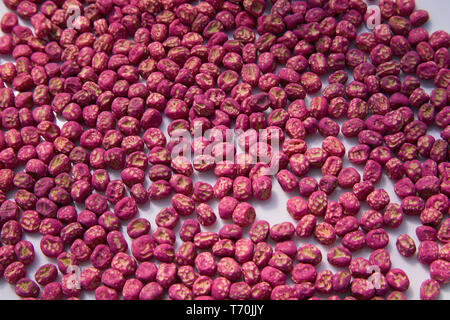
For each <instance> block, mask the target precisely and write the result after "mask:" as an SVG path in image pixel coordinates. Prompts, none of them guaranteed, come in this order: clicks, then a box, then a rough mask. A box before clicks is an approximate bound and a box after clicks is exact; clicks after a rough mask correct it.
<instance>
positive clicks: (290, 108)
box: [0, 0, 450, 300]
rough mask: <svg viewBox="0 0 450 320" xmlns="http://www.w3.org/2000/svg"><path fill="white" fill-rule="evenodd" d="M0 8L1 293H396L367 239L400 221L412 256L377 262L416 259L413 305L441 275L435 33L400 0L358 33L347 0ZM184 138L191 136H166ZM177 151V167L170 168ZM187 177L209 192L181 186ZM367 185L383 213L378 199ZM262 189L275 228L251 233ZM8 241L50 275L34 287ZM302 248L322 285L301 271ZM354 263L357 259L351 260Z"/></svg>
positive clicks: (387, 265)
mask: <svg viewBox="0 0 450 320" xmlns="http://www.w3.org/2000/svg"><path fill="white" fill-rule="evenodd" d="M3 2H4V4H5V5H6V6H7V7H8V8H9V9H11V10H13V11H15V13H12V12H8V13H6V14H5V15H3V17H2V18H1V20H0V28H1V30H2V31H3V33H4V35H2V36H0V53H1V54H3V55H10V56H12V58H13V61H14V62H6V63H3V64H2V65H1V66H0V78H1V88H0V111H1V112H0V115H1V128H2V130H1V131H0V166H1V168H0V203H1V206H0V225H1V237H0V239H1V243H2V246H1V247H0V271H1V275H2V277H3V278H4V279H5V280H6V281H7V282H8V283H10V284H11V285H14V286H15V292H16V294H17V295H18V296H19V297H22V298H27V299H33V298H41V299H61V298H67V299H76V298H77V297H78V296H79V295H80V294H81V292H82V291H94V292H95V298H96V299H119V298H123V299H142V300H148V299H159V298H163V297H164V298H167V297H169V298H170V299H308V298H309V299H316V298H318V297H321V295H322V294H327V295H328V296H329V298H330V299H339V298H340V297H341V296H342V294H344V295H346V299H382V298H386V299H404V298H405V295H404V292H405V291H406V290H407V289H408V288H409V285H410V279H409V278H408V276H407V274H406V273H405V272H404V271H403V270H401V269H398V268H395V267H393V266H392V265H391V260H390V254H389V252H388V251H387V250H386V246H387V245H388V243H389V241H390V240H391V241H392V239H389V235H388V233H387V231H386V230H387V229H389V228H398V227H399V226H400V225H401V223H402V220H403V218H404V216H405V215H406V216H416V217H417V218H416V219H417V222H418V223H419V222H420V224H421V225H420V226H418V227H417V229H416V235H417V238H418V239H419V240H420V244H418V245H416V243H415V242H414V240H413V238H412V237H411V236H410V235H407V234H402V235H400V236H399V237H398V238H397V239H396V242H395V247H396V248H397V250H398V252H399V253H400V254H401V255H402V256H404V257H412V256H414V255H415V254H416V252H417V259H418V260H419V262H420V263H422V264H424V265H427V266H429V272H430V277H429V279H428V280H426V281H424V282H423V283H422V284H421V289H420V298H421V299H435V298H437V297H438V295H439V291H440V286H442V285H444V284H447V283H448V282H449V281H450V244H449V241H450V218H449V217H448V214H449V207H450V204H449V199H448V196H449V194H450V163H449V162H448V155H449V152H450V150H449V148H448V141H449V139H450V106H447V101H448V95H449V94H450V91H449V90H450V86H449V84H450V71H449V69H448V65H449V52H448V47H449V45H450V36H449V34H448V33H447V32H446V31H436V32H434V33H432V34H429V33H428V32H427V30H426V29H424V28H423V25H424V24H425V23H427V21H428V20H429V15H428V13H427V11H425V10H419V9H416V6H415V1H414V0H397V1H394V0H380V1H379V9H380V18H381V24H379V25H377V26H375V28H374V29H373V32H364V33H360V32H359V31H358V29H361V28H362V25H363V24H364V23H366V22H369V21H371V19H373V18H374V15H373V14H372V13H371V12H372V11H370V10H368V5H367V3H366V2H364V1H363V0H329V1H327V0H306V1H294V2H291V1H289V0H276V1H272V2H268V1H265V0H229V1H224V0H206V1H200V2H196V3H194V2H190V1H185V0H87V1H78V0H66V1H63V0H54V1H51V0H48V1H45V2H43V1H41V0H33V1H28V0H25V1H21V0H3ZM266 9H267V10H266ZM77 13H78V14H77ZM374 14H376V12H375V13H374ZM18 17H19V18H21V19H23V20H28V21H29V22H30V23H31V26H32V29H31V28H28V27H26V26H21V25H19V20H18ZM349 72H352V75H353V80H351V78H350V79H349ZM324 76H328V83H329V84H328V85H326V86H323V84H322V81H321V77H322V78H323V77H324ZM423 81H428V82H429V83H433V84H434V89H433V90H432V91H431V92H430V93H428V92H427V91H425V90H424V89H423V88H421V83H422V82H423ZM307 95H311V101H310V102H309V103H308V102H306V101H305V98H306V96H307ZM308 101H309V100H308ZM163 115H164V116H163ZM163 118H165V119H163ZM56 119H59V120H60V122H61V123H62V125H61V126H58V125H57V124H56ZM166 119H168V121H169V122H170V123H169V125H168V127H167V132H163V131H162V130H161V129H159V128H160V127H161V126H162V123H163V120H166ZM343 119H345V121H344V122H343V124H342V126H340V125H339V124H338V122H339V121H341V120H343ZM338 120H339V121H338ZM432 126H434V127H436V126H437V127H438V128H439V129H440V137H441V138H435V137H433V136H432V135H430V134H427V133H429V132H428V130H429V128H430V127H432ZM230 130H231V131H230ZM197 131H200V132H202V133H203V132H206V131H208V132H209V133H210V134H209V136H202V137H200V138H199V137H196V138H195V139H187V140H186V139H182V138H181V136H182V134H185V135H186V134H187V135H188V136H190V134H192V136H194V132H197ZM230 132H234V133H235V134H237V135H238V139H237V144H238V146H239V147H240V148H241V149H242V150H243V151H241V152H239V151H238V150H237V148H236V147H235V145H233V144H231V143H229V142H223V141H225V140H226V139H225V137H226V136H227V135H228V134H229V133H230ZM238 133H239V134H238ZM315 134H316V135H320V136H322V137H323V138H324V139H323V142H322V145H321V147H315V148H308V146H307V143H306V138H307V137H308V136H311V135H315ZM340 134H342V135H343V136H344V137H346V138H349V139H351V138H353V140H354V141H355V146H354V147H352V148H350V149H349V150H346V148H345V147H344V145H343V143H342V142H341V141H340V139H339V138H338V136H339V135H340ZM186 141H187V143H186ZM274 141H276V142H278V143H279V144H280V146H281V147H280V150H273V149H272V148H271V143H270V142H274ZM183 148H187V149H189V150H191V151H192V152H193V154H194V156H193V157H192V158H188V157H185V156H181V155H179V156H175V157H174V156H173V154H174V152H175V151H177V150H182V149H183ZM206 150H209V151H210V152H209V153H205V152H204V151H206ZM345 157H347V158H348V160H349V161H350V163H351V164H352V167H344V161H343V160H344V158H345ZM230 158H231V159H233V160H228V159H230ZM217 159H225V160H222V161H217ZM355 167H360V168H362V172H363V174H362V176H361V175H360V173H359V172H358V170H356V169H355ZM21 168H23V170H22V169H21ZM315 168H316V169H319V170H320V171H321V172H322V178H320V180H319V181H317V180H316V179H314V178H312V177H310V176H308V172H309V171H310V170H313V169H315ZM273 170H275V172H271V171H273ZM113 171H116V172H119V173H120V179H115V180H114V179H113V180H111V179H110V175H109V174H110V173H111V172H113ZM204 172H213V173H214V175H215V176H216V177H217V182H216V183H215V185H214V186H212V185H210V184H208V183H205V182H202V181H196V182H194V181H193V178H194V176H196V175H198V176H199V178H200V179H199V180H201V174H202V173H204ZM383 174H385V175H386V176H387V177H388V178H389V179H390V180H392V181H393V183H394V190H395V193H396V195H397V196H398V197H399V198H401V203H400V204H397V203H392V202H391V199H390V195H389V194H388V193H387V192H386V191H385V190H384V189H381V188H378V187H377V184H378V183H379V182H380V179H381V178H382V176H383ZM147 176H148V178H147ZM275 180H276V181H277V183H279V185H280V186H281V188H282V189H283V190H284V191H285V192H287V193H292V194H291V195H292V196H291V198H290V199H289V201H288V202H287V205H286V210H287V212H288V214H289V215H290V216H291V217H292V221H295V224H294V223H293V222H292V221H286V222H282V223H279V224H275V225H272V226H271V225H270V224H269V223H268V222H267V221H264V220H261V219H258V214H257V212H256V211H255V209H254V208H253V206H252V205H251V204H250V202H251V200H257V201H264V200H267V199H269V198H270V196H271V190H272V183H273V181H275ZM148 181H150V185H149V187H148V188H147V187H146V186H145V185H146V184H147V183H148ZM341 191H342V192H341ZM334 192H341V194H340V195H339V197H338V200H337V201H331V200H329V199H328V197H329V196H330V195H331V194H333V193H334ZM161 199H170V201H171V206H169V207H167V208H164V209H162V210H161V211H160V212H159V213H157V214H156V216H155V223H156V227H153V226H151V224H150V221H149V220H148V219H146V218H145V217H144V216H145V214H141V215H139V207H140V206H142V205H144V204H146V203H148V202H156V201H158V200H161ZM214 199H216V200H218V212H217V214H218V216H217V214H216V212H214V210H213V209H212V207H211V206H210V205H209V204H208V203H211V202H213V201H214ZM364 202H365V203H366V204H367V205H368V206H369V207H370V209H369V210H366V211H364V212H362V211H363V210H361V204H362V203H364ZM74 203H77V204H80V205H82V206H84V207H83V208H84V210H82V211H79V212H77V209H76V208H75V207H74ZM283 209H284V208H283ZM218 218H220V219H223V220H225V221H226V224H225V225H224V226H223V227H222V228H221V229H220V231H219V232H217V233H216V232H211V231H206V229H205V228H204V227H208V226H212V225H214V224H215V223H216V222H217V219H218ZM123 224H126V235H125V234H124V233H122V232H121V227H122V226H123ZM24 232H27V233H40V234H41V235H42V238H41V240H40V250H41V251H42V253H43V254H44V255H45V256H46V257H48V258H51V259H53V260H54V263H53V264H45V265H42V266H40V267H39V269H38V270H37V272H36V273H35V274H34V275H30V274H27V270H26V269H27V265H30V264H31V263H33V261H34V258H35V249H34V248H33V245H32V244H31V242H29V241H27V240H23V236H24ZM247 235H248V237H247ZM127 237H129V238H130V239H132V240H131V242H130V245H129V242H128V241H127ZM311 237H314V238H315V239H316V240H317V241H318V242H319V243H320V244H323V245H324V246H328V252H327V253H326V259H327V261H328V262H329V263H330V264H331V265H332V266H334V267H337V268H340V271H338V272H336V273H333V272H332V271H330V270H321V271H318V270H317V269H316V266H317V265H318V264H319V263H320V262H321V261H322V253H321V251H320V249H319V248H317V247H316V246H314V245H313V244H308V238H311ZM295 238H297V239H304V243H306V244H302V245H300V247H297V245H296V244H295V242H294V239H295ZM178 239H180V240H181V244H180V245H175V243H176V241H177V240H178ZM269 240H270V241H269ZM271 241H273V242H276V245H275V247H272V246H271V245H270V244H269V243H268V242H271ZM339 242H340V244H339ZM363 248H370V249H371V254H370V257H369V258H368V259H365V258H361V257H353V254H354V253H355V252H357V251H358V250H361V249H363ZM410 259H413V258H410ZM81 265H82V267H80V268H79V269H80V270H81V271H80V272H79V274H78V273H77V272H74V271H75V270H76V269H77V267H78V266H81ZM59 274H60V275H59Z"/></svg>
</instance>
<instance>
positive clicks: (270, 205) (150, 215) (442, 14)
mask: <svg viewBox="0 0 450 320" xmlns="http://www.w3.org/2000/svg"><path fill="white" fill-rule="evenodd" d="M368 3H369V5H372V4H375V3H376V2H373V1H368ZM416 3H417V8H421V9H426V10H428V11H429V13H430V21H429V22H428V23H427V24H426V25H425V26H424V27H425V28H426V29H427V30H428V31H429V32H430V33H431V32H433V31H436V30H440V29H443V30H447V31H450V19H448V14H449V13H450V1H448V0H416ZM7 10H8V9H6V8H5V6H4V4H3V3H2V2H0V13H1V14H3V13H5V12H7ZM22 24H23V22H22ZM358 32H359V33H360V32H364V31H363V28H360V29H359V30H358ZM1 58H3V61H2V62H4V61H5V59H4V57H1ZM323 81H324V82H325V83H324V86H325V85H326V79H323ZM424 88H425V89H427V90H431V89H432V87H431V86H429V85H425V86H424ZM309 101H310V98H309V97H308V98H307V102H308V103H309ZM342 122H343V121H340V122H339V124H342ZM167 124H168V121H167V119H165V120H164V123H163V126H162V128H164V129H165V127H166V125H167ZM429 133H430V134H432V135H434V136H436V137H438V136H439V130H438V128H432V129H431V130H430V131H429ZM339 138H341V139H342V141H343V143H344V145H345V147H346V150H347V151H348V150H349V149H350V147H352V146H354V145H355V144H357V139H347V138H344V137H343V136H342V135H340V136H339ZM322 140H323V138H322V137H321V136H319V135H318V134H316V135H314V136H313V137H308V138H307V139H306V141H307V143H308V147H315V146H320V145H321V142H322ZM344 166H351V164H350V163H349V162H348V159H345V161H344ZM362 168H363V167H362V166H359V167H358V168H357V169H358V170H359V171H360V173H361V174H362ZM310 175H311V176H313V177H314V178H316V179H320V176H321V174H320V170H318V169H313V170H311V171H310ZM113 178H119V174H118V173H117V172H114V173H113V174H111V179H113ZM196 178H197V177H196ZM200 178H201V180H203V181H206V182H209V183H211V184H214V182H215V177H214V176H213V174H202V175H201V176H200ZM195 181H196V179H194V182H195ZM145 185H146V187H148V185H149V181H148V178H147V181H146V183H145ZM376 188H384V189H386V190H387V191H388V193H389V195H390V196H391V202H395V203H400V199H399V198H397V196H396V195H395V193H394V189H393V184H392V182H391V181H389V179H388V178H387V177H386V176H383V178H382V180H381V181H380V182H379V183H378V184H377V186H376ZM342 192H343V191H342V190H340V189H339V188H338V189H337V190H336V191H335V192H334V193H333V194H332V195H331V196H330V197H329V200H337V198H338V196H339V195H340V194H341V193H342ZM11 196H13V195H11ZM293 196H298V192H297V191H296V192H292V193H291V194H286V193H284V191H283V190H282V189H281V188H280V186H279V185H278V183H277V182H276V179H274V178H273V191H272V197H271V198H270V199H269V200H268V201H265V202H261V201H255V200H251V201H250V203H251V204H252V205H253V206H254V207H255V209H256V213H257V219H265V220H267V221H269V222H270V223H271V225H274V224H276V223H280V222H283V221H291V222H292V223H294V224H296V222H295V221H294V220H292V218H291V217H290V216H289V214H288V213H287V211H286V201H287V200H288V199H289V198H290V197H293ZM209 204H210V205H211V206H212V208H213V209H214V210H215V212H216V213H217V201H215V200H214V201H211V203H209ZM169 205H170V200H168V199H166V200H163V201H157V202H152V203H151V204H150V203H149V204H147V205H145V206H141V207H140V212H139V216H141V217H145V218H147V219H148V220H149V221H150V222H151V224H152V230H154V229H155V228H156V224H155V223H154V218H155V216H156V214H157V213H158V212H159V211H160V210H161V209H162V208H164V207H167V206H169ZM78 208H79V209H80V208H81V207H78ZM367 209H368V207H367V205H366V204H365V203H362V206H361V211H360V214H361V212H363V211H364V210H367ZM360 214H359V215H360ZM359 215H358V217H359ZM225 223H230V221H222V220H221V219H220V218H218V221H217V222H216V223H215V225H213V226H211V227H207V228H203V230H207V231H218V230H219V229H220V227H221V226H223V224H225ZM181 224H182V221H181V222H180V223H179V224H178V226H177V228H176V229H175V230H174V231H175V232H178V231H179V229H180V226H181ZM418 225H420V221H419V219H418V217H405V218H404V221H403V223H402V225H401V226H400V227H399V228H398V229H395V230H389V231H388V232H389V237H390V242H389V245H388V246H387V248H386V249H387V250H388V251H389V252H390V254H391V260H392V267H393V268H401V269H403V270H405V271H406V273H407V275H408V276H409V279H410V282H411V286H410V289H409V290H408V291H407V292H406V297H407V298H408V299H418V298H419V288H420V284H421V283H422V281H424V280H425V279H427V278H429V272H428V271H429V270H428V267H427V266H424V265H422V264H420V263H419V262H418V261H417V259H416V256H414V257H411V258H404V257H402V256H400V254H399V253H398V251H397V250H396V247H395V241H396V238H397V236H398V235H400V234H402V233H407V234H409V235H410V236H411V237H412V238H413V239H414V240H415V242H416V246H418V245H419V241H418V239H417V237H416V235H415V231H414V230H415V228H416V227H417V226H418ZM121 231H122V232H123V233H124V234H125V236H126V237H127V235H126V224H124V225H123V226H122V230H121ZM24 238H25V239H27V240H30V241H31V242H33V244H34V246H35V251H36V253H37V257H36V260H35V261H34V263H33V264H32V265H30V266H28V268H27V271H28V273H27V276H28V277H30V278H34V272H35V271H36V270H37V268H38V267H39V266H41V265H42V264H45V263H56V261H55V259H48V258H46V257H44V256H43V255H42V254H41V253H40V249H39V240H40V238H41V236H40V234H36V235H30V234H26V235H25V237H24ZM127 239H128V238H127ZM128 240H129V239H128ZM294 240H295V242H296V244H297V246H299V245H302V244H305V243H312V244H314V245H317V246H318V247H319V248H320V249H321V251H322V256H323V260H322V263H321V264H320V265H319V266H318V270H323V269H330V270H332V271H333V272H336V271H338V270H339V269H338V268H335V267H333V266H330V265H329V264H328V262H327V261H326V253H327V251H328V250H329V249H330V248H331V246H322V245H320V244H318V243H317V242H316V241H315V240H314V239H313V238H309V239H302V240H300V239H298V237H294ZM178 241H179V240H178ZM269 242H270V243H271V244H272V245H274V243H273V242H272V241H269ZM177 244H178V242H177ZM334 245H340V241H339V240H337V241H336V242H335V243H334ZM370 252H371V250H369V249H363V250H360V251H357V252H356V253H354V257H364V258H368V257H369V254H370ZM128 253H129V252H128ZM84 266H85V265H82V266H81V267H82V268H83V267H84ZM59 279H60V277H59ZM319 296H320V295H319ZM344 296H345V295H344ZM320 297H322V296H320ZM342 297H343V296H342ZM80 298H85V299H91V298H93V295H92V293H83V294H82V296H81V297H80ZM0 299H18V297H17V296H16V295H15V293H14V287H13V286H10V285H9V284H8V283H6V281H4V280H2V281H0ZM439 299H446V300H448V299H450V286H449V285H446V286H441V294H440V296H439Z"/></svg>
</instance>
